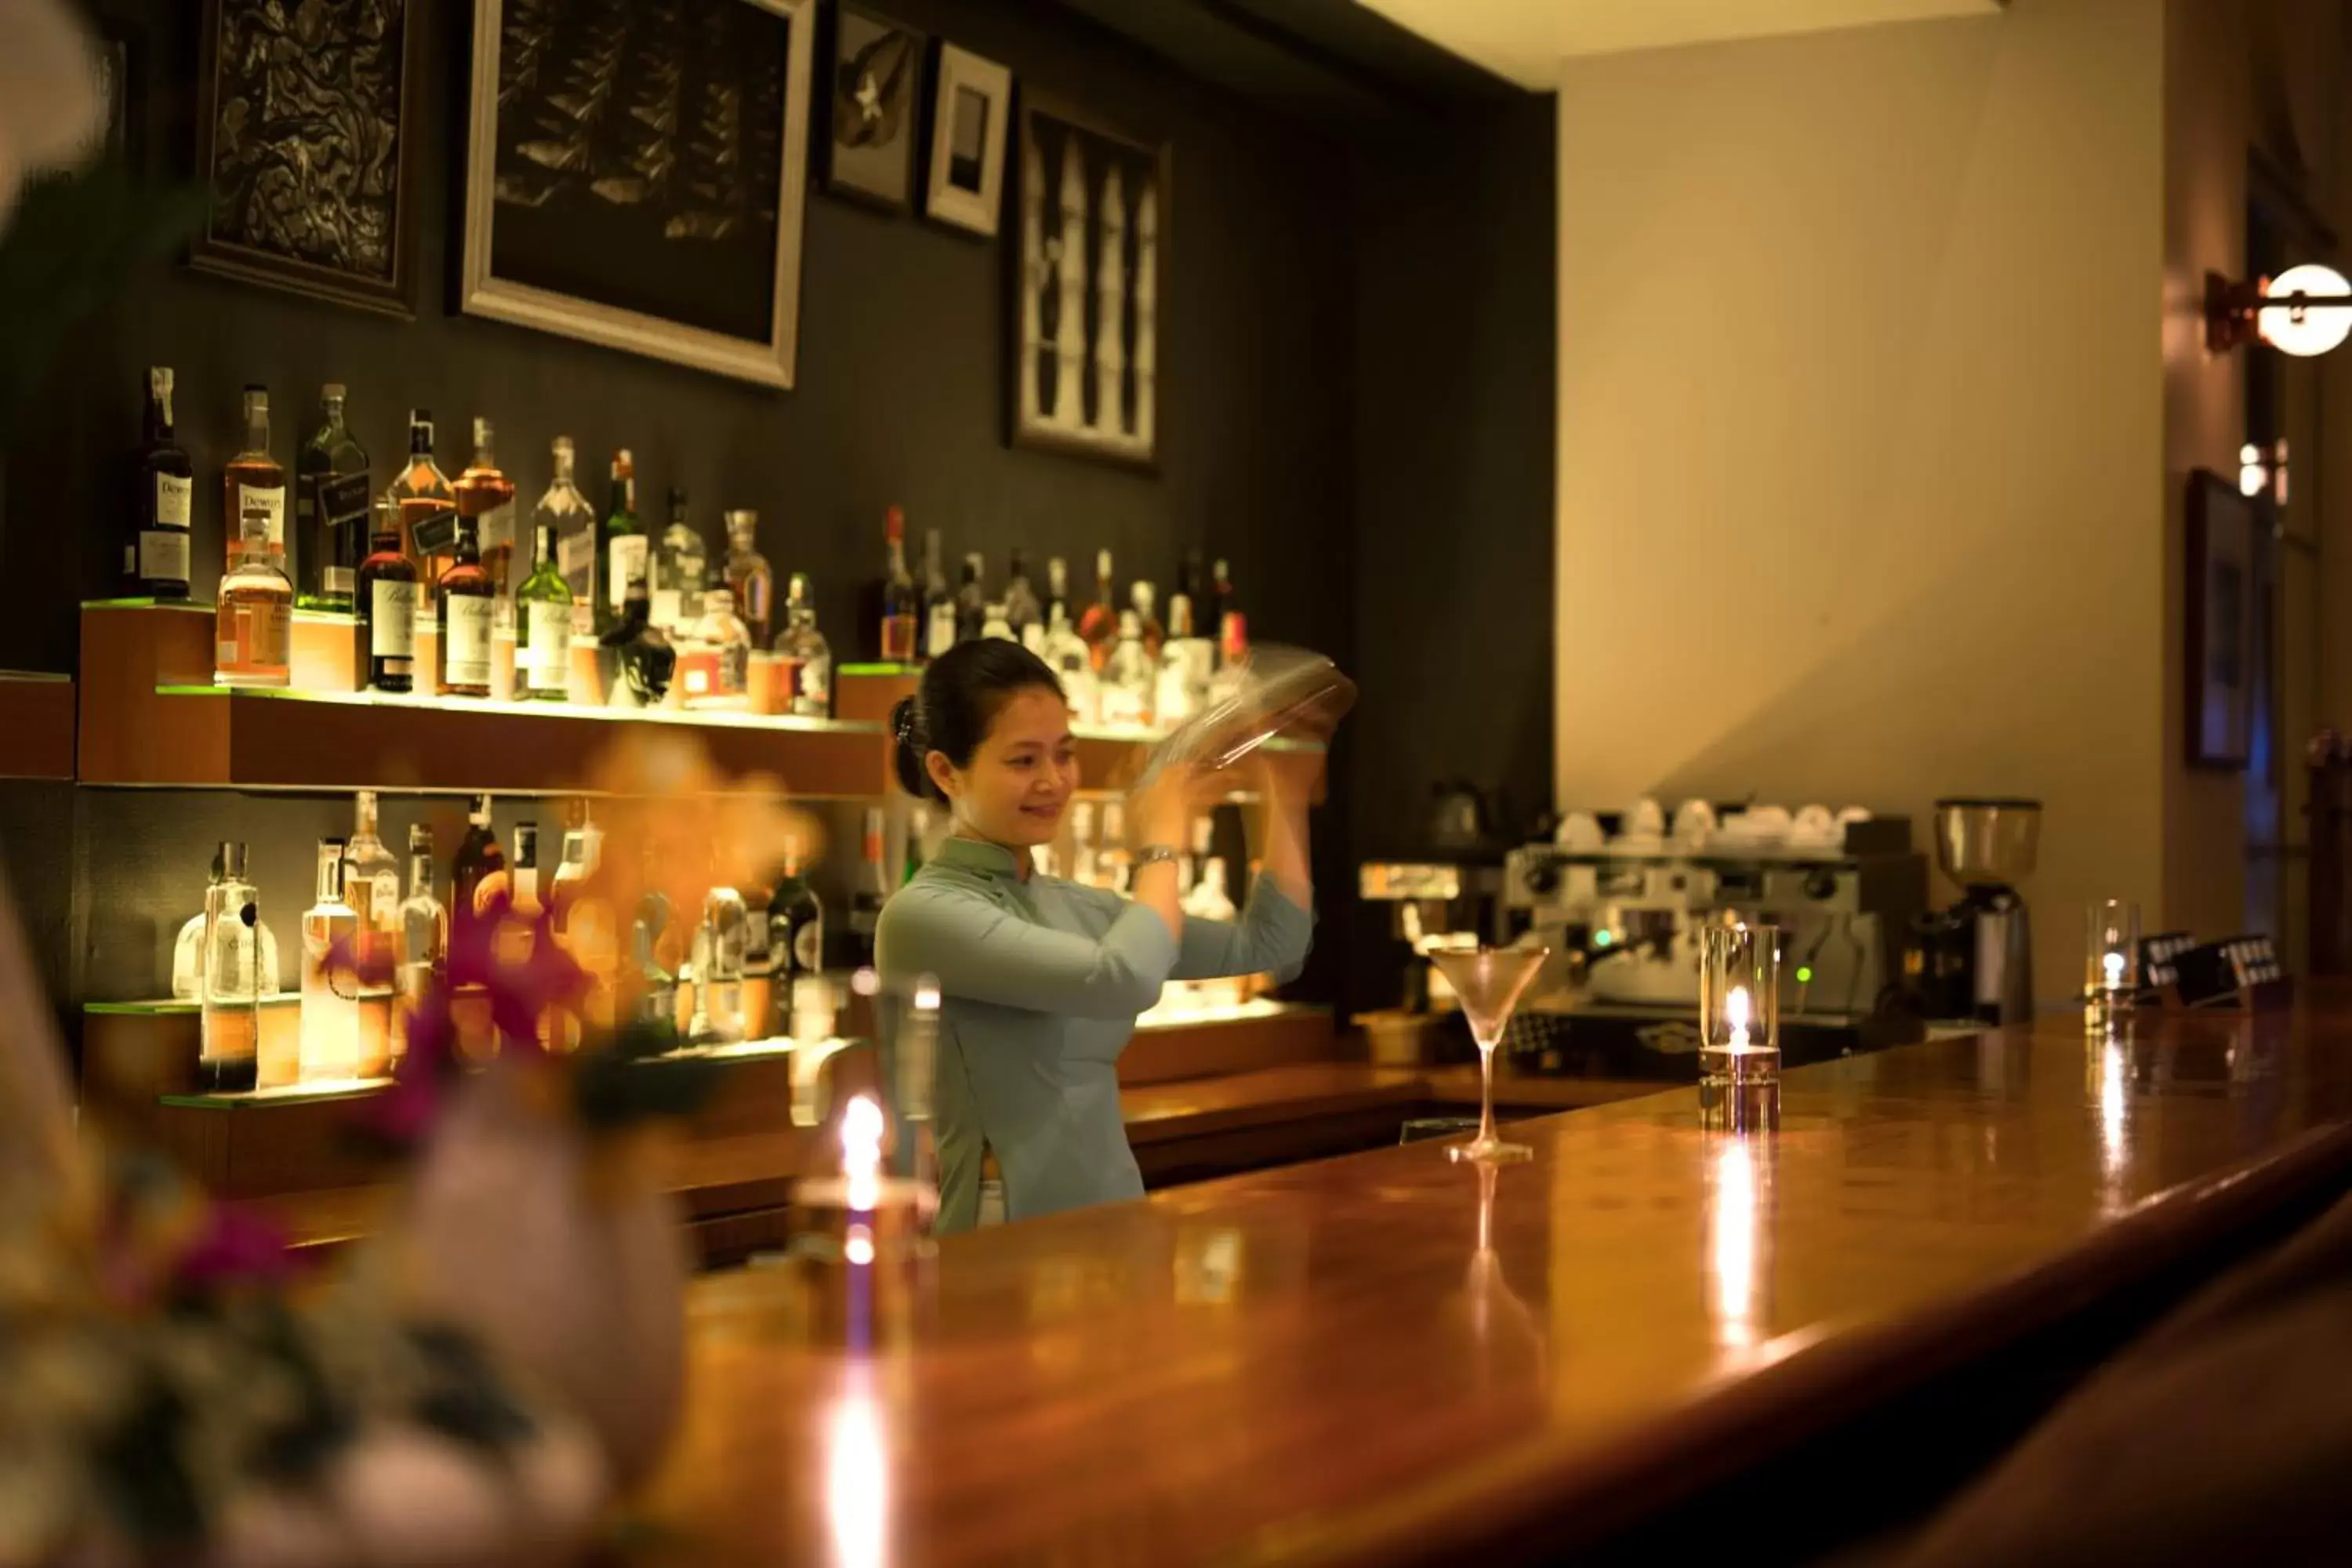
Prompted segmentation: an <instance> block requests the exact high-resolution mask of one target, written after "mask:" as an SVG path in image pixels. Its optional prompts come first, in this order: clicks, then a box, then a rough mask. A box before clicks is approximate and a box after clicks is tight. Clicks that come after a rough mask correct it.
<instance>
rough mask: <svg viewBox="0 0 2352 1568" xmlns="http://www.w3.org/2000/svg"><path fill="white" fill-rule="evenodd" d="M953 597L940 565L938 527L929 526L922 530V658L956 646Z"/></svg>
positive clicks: (954, 600) (931, 657)
mask: <svg viewBox="0 0 2352 1568" xmlns="http://www.w3.org/2000/svg"><path fill="white" fill-rule="evenodd" d="M955 643H956V598H955V595H954V594H953V593H952V592H950V590H949V588H948V574H947V573H946V572H944V571H942V570H941V569H940V531H939V530H938V529H936V528H934V529H930V530H928V531H926V532H925V533H924V534H923V647H922V658H923V660H924V662H926V663H929V661H930V660H932V659H935V658H939V657H940V655H941V654H943V653H945V652H947V651H948V649H950V648H951V647H955Z"/></svg>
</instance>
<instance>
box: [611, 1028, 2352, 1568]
mask: <svg viewBox="0 0 2352 1568" xmlns="http://www.w3.org/2000/svg"><path fill="white" fill-rule="evenodd" d="M2347 1118H2352V991H2337V992H2334V993H2328V994H2323V995H2322V996H2321V997H2320V998H2319V999H2318V1000H2317V1001H2316V1002H2315V1003H2311V1004H2306V1005H2304V1006H2302V1007H2299V1008H2298V1009H2297V1010H2296V1011H2295V1012H2294V1013H2293V1014H2291V1015H2283V1016H2273V1017H2267V1018H2263V1019H2249V1018H2244V1017H2238V1018H2228V1017H2207V1018H2199V1019H2193V1020H2183V1019H2171V1020H2148V1019H2142V1020H2140V1021H2138V1022H2137V1024H2136V1025H2135V1026H2134V1027H2133V1028H2132V1030H2131V1032H2130V1034H2129V1036H2128V1037H2123V1038H2116V1039H2109V1040H2100V1039H2095V1038H2086V1037H2085V1036H2084V1031H2083V1028H2082V1025H2081V1023H2080V1021H2079V1020H2078V1019H2075V1018H2073V1017H2066V1016H2060V1017H2055V1018H2051V1019H2047V1020H2045V1021H2043V1022H2042V1023H2041V1024H2040V1025H2038V1026H2035V1027H2034V1028H2032V1030H2030V1031H2027V1030H2014V1031H2010V1032H2007V1033H1996V1034H1989V1035H1985V1036H1982V1037H1968V1038H1961V1039H1953V1040H1937V1041H1930V1042H1928V1043H1927V1044H1924V1045H1919V1046H1913V1047H1902V1048H1898V1049H1895V1050H1891V1051H1887V1052H1885V1053H1882V1054H1879V1055H1874V1056H1864V1057H1858V1058H1851V1059H1848V1060H1844V1061H1841V1062H1835V1063H1831V1064H1826V1065H1822V1066H1818V1067H1811V1068H1800V1069H1795V1070H1792V1071H1790V1073H1789V1074H1788V1075H1787V1077H1786V1079H1785V1085H1784V1096H1783V1105H1782V1120H1781V1127H1780V1131H1779V1132H1778V1133H1777V1134H1767V1135H1758V1136H1751V1137H1747V1138H1741V1137H1734V1136H1727V1135H1724V1134H1720V1133H1715V1132H1710V1131H1706V1130H1704V1129H1702V1127H1701V1126H1700V1125H1699V1120H1698V1115H1697V1102H1696V1091H1694V1090H1689V1089H1677V1090H1671V1091H1668V1092H1665V1093H1661V1094H1655V1095H1651V1096H1647V1097H1645V1098H1642V1099H1638V1100H1623V1101H1620V1102H1618V1103H1615V1104H1611V1105H1605V1106H1601V1107H1598V1108H1595V1109H1591V1110H1580V1111H1577V1112H1574V1113H1572V1114H1568V1115H1560V1116H1552V1117H1548V1118H1545V1119H1542V1120H1538V1121H1527V1122H1521V1123H1518V1124H1517V1129H1516V1130H1517V1132H1518V1134H1519V1136H1520V1137H1521V1139H1522V1141H1523V1142H1528V1143H1530V1144H1532V1145H1533V1146H1534V1148H1535V1151H1536V1155H1535V1158H1534V1160H1533V1161H1532V1162H1530V1163H1526V1164H1521V1165H1516V1166H1508V1167H1504V1168H1502V1169H1500V1170H1499V1171H1496V1172H1490V1173H1481V1172H1479V1171H1477V1170H1475V1169H1474V1168H1471V1167H1468V1166H1464V1165H1457V1164H1454V1163H1451V1162H1450V1161H1449V1160H1448V1158H1447V1156H1446V1153H1445V1151H1444V1147H1443V1146H1442V1145H1438V1144H1427V1143H1424V1144H1416V1145H1412V1146H1409V1147H1403V1148H1391V1149H1385V1150H1381V1151H1378V1152H1371V1153H1366V1154H1357V1155H1351V1156H1349V1157H1346V1158H1342V1159H1335V1160H1328V1161H1324V1162H1321V1163H1313V1164H1307V1165H1297V1166H1292V1167H1288V1168H1285V1169H1280V1170H1274V1171H1266V1172H1261V1173H1255V1174H1250V1175H1244V1176H1237V1177H1233V1178H1230V1179H1227V1180H1223V1181H1217V1182H1212V1183H1207V1184H1202V1185H1198V1186H1193V1187H1189V1188H1183V1189H1178V1190H1174V1191H1170V1192H1165V1193H1161V1194H1156V1195H1155V1196H1153V1197H1151V1198H1149V1199H1146V1200H1143V1201H1140V1202H1137V1203H1131V1204H1121V1205H1111V1206H1108V1207H1103V1208H1099V1209H1095V1210H1091V1211H1086V1212H1080V1213H1075V1214H1069V1215H1059V1216H1055V1217H1052V1218H1048V1219H1045V1220H1039V1221H1034V1222H1031V1223H1028V1224H1024V1225H1019V1226H1008V1227H1005V1228H1003V1229H999V1230H994V1231H983V1232H981V1233H978V1234H974V1235H970V1236H964V1237H954V1238H950V1240H948V1241H947V1242H946V1243H944V1244H943V1245H942V1246H941V1247H940V1249H939V1252H938V1255H937V1257H936V1258H932V1259H930V1260H929V1262H928V1263H927V1264H925V1265H924V1266H922V1272H921V1275H920V1278H919V1280H917V1281H916V1282H913V1283H902V1284H901V1286H900V1288H899V1289H898V1290H897V1291H895V1292H894V1291H893V1290H892V1289H890V1284H891V1281H890V1280H887V1279H877V1281H876V1282H875V1284H876V1289H877V1295H876V1302H877V1306H876V1315H875V1321H874V1326H873V1329H872V1343H873V1346H874V1348H873V1349H872V1351H871V1352H869V1353H865V1354H860V1355H852V1354H850V1353H848V1352H845V1351H844V1350H841V1349H839V1348H829V1347H834V1346H837V1344H838V1342H839V1341H838V1336H837V1335H835V1336H834V1337H832V1338H831V1339H828V1337H827V1336H826V1335H824V1334H823V1333H820V1332H818V1331H814V1330H813V1329H811V1328H810V1326H809V1325H810V1323H811V1321H813V1319H814V1317H817V1316H822V1315H823V1313H822V1312H821V1311H818V1310H813V1308H812V1304H811V1303H812V1300H813V1299H816V1298H820V1297H823V1298H824V1299H826V1300H833V1301H835V1302H837V1301H838V1299H839V1296H838V1280H837V1279H835V1277H833V1276H829V1275H825V1274H824V1273H818V1274H817V1275H816V1276H815V1278H816V1279H819V1280H820V1281H825V1282H828V1283H824V1284H820V1285H819V1286H817V1287H814V1288H813V1287H812V1286H811V1285H810V1284H809V1279H810V1278H811V1276H810V1272H809V1271H808V1270H805V1269H803V1270H794V1269H791V1268H777V1269H751V1270H746V1271H740V1272H736V1273H730V1274H724V1275H717V1276H712V1277H709V1278H708V1279H704V1280H702V1281H700V1282H698V1284H697V1286H696V1287H695V1293H694V1296H693V1299H692V1304H691V1313H692V1321H691V1332H692V1352H691V1358H692V1359H691V1384H690V1392H689V1395H688V1410H687V1414H686V1418H685V1423H684V1427H683V1430H682V1432H681V1434H680V1437H679V1441H678V1443H677V1447H676V1450H675V1452H674V1454H673V1457H672V1459H671V1462H670V1464H669V1466H668V1468H667V1470H666V1472H665V1474H664V1476H663V1478H662V1479H661V1480H660V1481H659V1483H658V1484H657V1485H656V1488H655V1489H654V1490H653V1493H652V1495H651V1496H650V1497H649V1498H648V1499H647V1500H646V1506H647V1508H648V1510H649V1511H650V1513H651V1515H652V1517H653V1519H654V1521H656V1523H657V1524H658V1526H659V1528H658V1529H657V1530H656V1531H654V1532H653V1533H654V1534H655V1535H656V1536H657V1537H659V1538H662V1539H665V1540H667V1542H668V1543H669V1544H668V1545H667V1548H665V1549H662V1550H660V1551H656V1552H655V1554H654V1555H655V1557H656V1558H657V1559H658V1560H660V1561H665V1562H670V1561H674V1562H679V1563H813V1562H822V1561H840V1562H846V1563H881V1562H893V1563H898V1562H904V1563H1013V1562H1018V1563H1064V1562H1067V1563H1076V1562H1118V1563H1142V1562H1152V1563H1161V1562H1165V1563H1190V1562H1200V1561H1218V1562H1231V1561H1252V1560H1274V1559H1279V1560H1286V1561H1288V1560H1305V1561H1344V1562H1356V1561H1381V1562H1391V1561H1415V1560H1418V1561H1462V1560H1468V1559H1469V1556H1470V1554H1471V1553H1472V1552H1481V1553H1484V1554H1485V1556H1486V1558H1488V1559H1491V1558H1495V1557H1509V1558H1522V1557H1534V1558H1542V1557H1549V1556H1554V1555H1557V1554H1558V1553H1559V1552H1565V1551H1568V1550H1571V1549H1573V1548H1575V1547H1577V1546H1579V1545H1580V1544H1586V1543H1589V1542H1592V1541H1595V1540H1598V1539H1601V1538H1604V1537H1606V1536H1608V1535H1610V1534H1612V1532H1614V1531H1619V1530H1622V1529H1623V1528H1625V1527H1627V1526H1628V1525H1630V1524H1633V1523H1634V1522H1637V1521H1640V1520H1642V1519H1643V1518H1644V1517H1647V1516H1649V1515H1651V1514H1654V1512H1656V1511H1657V1510H1662V1509H1664V1508H1666V1507H1668V1506H1670V1505H1671V1504H1673V1503H1674V1502H1675V1501H1677V1500H1681V1499H1684V1498H1685V1497H1687V1496H1689V1495H1690V1494H1691V1492H1692V1491H1693V1490H1694V1489H1696V1488H1699V1487H1702V1486H1704V1485H1706V1484H1708V1483H1709V1482H1710V1481H1711V1480H1713V1479H1722V1478H1723V1476H1724V1475H1725V1474H1726V1473H1727V1471H1729V1470H1733V1469H1737V1468H1742V1467H1746V1466H1748V1465H1751V1464H1753V1463H1755V1462H1757V1461H1759V1459H1761V1458H1766V1457H1768V1456H1769V1455H1771V1454H1773V1453H1774V1452H1775V1451H1777V1450H1780V1449H1782V1448H1784V1447H1788V1446H1790V1445H1792V1444H1794V1443H1797V1442H1799V1441H1800V1440H1801V1439H1803V1438H1804V1437H1805V1436H1808V1434H1810V1433H1811V1432H1814V1431H1816V1430H1817V1429H1820V1428H1822V1427H1824V1426H1827V1425H1828V1424H1831V1423H1833V1422H1836V1421H1839V1420H1841V1419H1843V1418H1845V1417H1848V1416H1851V1415H1854V1414H1856V1413H1857V1412H1859V1411H1861V1410H1863V1409H1864V1408H1867V1407H1870V1406H1872V1405H1874V1404H1875V1403H1877V1402H1880V1401H1884V1400H1885V1399H1887V1398H1889V1397H1891V1396H1893V1395H1895V1394H1898V1393H1899V1392H1901V1391H1902V1390H1904V1389H1906V1388H1908V1387H1912V1386H1915V1385H1916V1384H1919V1383H1921V1382H1922V1381H1923V1380H1925V1379H1927V1378H1929V1377H1931V1376H1936V1375H1940V1374H1944V1373H1949V1372H1950V1371H1952V1370H1953V1369H1954V1368H1956V1367H1959V1366H1962V1365H1966V1364H1968V1363H1969V1362H1970V1361H1971V1360H1972V1359H1973V1358H1977V1357H1980V1356H1984V1355H1987V1354H1990V1353H1992V1352H1995V1351H1997V1350H1998V1349H2000V1347H2001V1346H2003V1345H2005V1344H2009V1343H2013V1342H2016V1341H2018V1340H2019V1338H2020V1337H2021V1336H2023V1335H2026V1334H2028V1333H2030V1332H2032V1331H2036V1330H2038V1329H2042V1328H2047V1327H2049V1326H2051V1325H2053V1324H2054V1323H2057V1322H2060V1321H2063V1320H2065V1319H2066V1318H2067V1317H2068V1315H2069V1314H2073V1313H2075V1312H2078V1311H2081V1310H2084V1308H2085V1306H2086V1305H2087V1304H2089V1303H2091V1302H2094V1301H2095V1300H2100V1299H2102V1298H2105V1297H2111V1296H2113V1295H2115V1294H2116V1293H2118V1292H2126V1291H2129V1290H2131V1289H2133V1288H2134V1286H2135V1285H2137V1284H2139V1283H2141V1282H2143V1281H2146V1280H2147V1279H2152V1278H2154V1277H2155V1276H2156V1275H2157V1274H2158V1272H2159V1271H2161V1270H2163V1269H2166V1268H2177V1267H2178V1266H2179V1264H2180V1262H2181V1260H2182V1259H2183V1258H2193V1257H2196V1256H2197V1255H2199V1254H2200V1252H2204V1251H2206V1250H2208V1249H2210V1248H2212V1247H2215V1246H2216V1245H2217V1244H2219V1243H2221V1242H2222V1241H2224V1240H2226V1239H2227V1238H2228V1237H2231V1236H2232V1235H2234V1234H2238V1233H2240V1232H2242V1230H2243V1229H2244V1227H2246V1226H2249V1225H2250V1224H2251V1223H2252V1221H2254V1220H2255V1219H2257V1218H2259V1217H2262V1216H2264V1215H2270V1214H2272V1213H2273V1212H2275V1211H2278V1210H2280V1209H2281V1208H2282V1207H2284V1206H2288V1205H2295V1204H2304V1203H2309V1202H2312V1201H2314V1200H2315V1198H2316V1197H2318V1196H2319V1195H2321V1194H2326V1193H2329V1192H2336V1191H2341V1190H2342V1188H2343V1186H2344V1184H2345V1183H2346V1181H2347V1173H2352V1121H2347ZM1482 1175H1483V1179H1482ZM1482 1242H1484V1243H1485V1244H1486V1249H1485V1250H1483V1251H1482V1250H1481V1246H1482ZM828 1290H829V1291H831V1292H832V1294H831V1295H830V1296H829V1297H826V1296H825V1294H824V1293H825V1292H826V1291H828ZM632 1560H633V1561H636V1560H639V1559H638V1558H635V1557H633V1559H632Z"/></svg>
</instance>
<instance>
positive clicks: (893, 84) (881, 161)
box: [824, 0, 924, 212]
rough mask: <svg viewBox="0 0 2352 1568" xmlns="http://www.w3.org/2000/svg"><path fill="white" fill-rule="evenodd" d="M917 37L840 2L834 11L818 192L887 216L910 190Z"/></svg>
mask: <svg viewBox="0 0 2352 1568" xmlns="http://www.w3.org/2000/svg"><path fill="white" fill-rule="evenodd" d="M923 52H924V38H923V35H922V34H920V33H919V32H917V31H915V29H914V28H912V27H908V26H901V25H900V24H898V23H897V22H893V21H891V20H890V19H889V18H888V17H887V16H876V15H875V14H874V13H873V12H871V11H866V10H862V9H860V8H859V7H857V6H856V5H848V4H846V3H845V0H844V3H841V4H836V5H835V6H834V17H833V51H832V68H831V69H830V71H829V72H828V73H827V76H826V79H825V105H826V111H825V124H826V126H827V134H826V137H825V162H824V171H825V173H824V188H825V189H826V190H828V191H832V192H835V194H837V195H845V196H856V197H857V198H858V199H859V200H861V201H866V202H871V203H873V204H874V205H877V206H880V207H886V208H887V209H889V210H890V211H892V212H904V211H906V210H907V207H908V205H909V203H910V202H911V200H912V199H913V195H914V189H915V142H916V138H917V137H918V136H919V133H920V132H919V127H920V126H921V124H922V89H923Z"/></svg>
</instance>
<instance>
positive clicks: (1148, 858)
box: [1128, 844, 1183, 875]
mask: <svg viewBox="0 0 2352 1568" xmlns="http://www.w3.org/2000/svg"><path fill="white" fill-rule="evenodd" d="M1181 858H1183V856H1182V855H1181V852H1179V851H1178V850H1177V849H1175V848H1174V847H1171V846H1169V845H1166V844H1147V845H1145V846H1144V847H1142V848H1140V849H1139V850H1137V851H1136V852H1135V858H1133V859H1131V860H1129V862H1128V869H1129V875H1132V874H1134V873H1135V872H1137V871H1140V870H1142V869H1143V868H1145V867H1146V866H1157V865H1159V864H1160V862H1161V861H1162V860H1180V859H1181Z"/></svg>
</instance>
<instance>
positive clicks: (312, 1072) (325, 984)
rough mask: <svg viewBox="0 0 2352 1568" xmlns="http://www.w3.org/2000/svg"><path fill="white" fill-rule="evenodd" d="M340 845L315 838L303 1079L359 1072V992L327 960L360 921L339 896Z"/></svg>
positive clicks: (305, 919)
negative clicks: (315, 877) (315, 885)
mask: <svg viewBox="0 0 2352 1568" xmlns="http://www.w3.org/2000/svg"><path fill="white" fill-rule="evenodd" d="M343 849H344V844H343V841H342V840H341V839H340V838H321V839H320V840H319V883H318V889H319V901H318V902H317V903H315V904H312V905H311V906H310V908H309V909H307V910H304V911H303V912H302V1035H301V1044H300V1047H299V1051H298V1052H297V1055H296V1067H295V1074H296V1077H297V1078H299V1079H300V1080H301V1081H302V1082H304V1083H316V1082H319V1081H320V1080H321V1079H333V1080H337V1081H341V1080H342V1079H353V1078H357V1077H359V1076H360V1002H359V993H358V992H357V991H356V990H355V989H354V988H353V986H352V979H351V976H350V975H348V974H337V973H334V972H333V970H332V969H331V967H330V966H329V963H328V958H329V956H330V955H331V953H332V952H333V951H334V947H335V944H336V943H337V942H344V943H351V942H357V941H358V940H359V919H358V917H357V916H356V915H355V914H354V913H353V912H352V906H351V905H350V904H349V903H347V902H346V901H344V899H343ZM262 1087H263V1088H265V1089H268V1088H271V1087H273V1086H272V1085H270V1084H268V1083H267V1082H265V1083H264V1084H263V1085H262Z"/></svg>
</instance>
